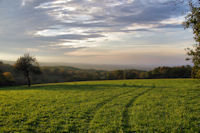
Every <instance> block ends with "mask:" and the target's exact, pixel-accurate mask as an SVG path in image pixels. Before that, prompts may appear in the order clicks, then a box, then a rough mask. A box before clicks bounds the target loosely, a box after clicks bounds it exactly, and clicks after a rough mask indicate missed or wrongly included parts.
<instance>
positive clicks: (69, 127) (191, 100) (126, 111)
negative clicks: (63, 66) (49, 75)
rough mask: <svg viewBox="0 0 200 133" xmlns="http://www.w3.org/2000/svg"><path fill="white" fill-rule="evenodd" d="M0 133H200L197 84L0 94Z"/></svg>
mask: <svg viewBox="0 0 200 133" xmlns="http://www.w3.org/2000/svg"><path fill="white" fill-rule="evenodd" d="M0 132H20V133H21V132H22V133H28V132H81V133H85V132H90V133H93V132H98V133H104V132H105V133H111V132H121V133H123V132H125V133H128V132H174V133H184V132H188V133H193V132H196V133H198V132H200V81H199V80H193V79H155V80H149V79H144V80H113V81H91V82H90V81H87V82H70V83H56V84H38V85H34V86H32V87H31V88H28V87H26V86H17V87H3V88H0Z"/></svg>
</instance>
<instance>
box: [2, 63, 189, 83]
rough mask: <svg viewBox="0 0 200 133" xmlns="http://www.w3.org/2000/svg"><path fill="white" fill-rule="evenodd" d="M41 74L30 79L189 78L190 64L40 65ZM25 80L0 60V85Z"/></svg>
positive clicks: (53, 80) (21, 74) (41, 80)
mask: <svg viewBox="0 0 200 133" xmlns="http://www.w3.org/2000/svg"><path fill="white" fill-rule="evenodd" d="M41 71H42V74H41V75H31V81H32V83H33V84H36V83H57V82H70V81H87V80H115V79H154V78H191V71H192V67H191V66H180V67H158V68H155V69H154V70H152V71H140V70H115V71H103V70H85V69H78V68H74V67H66V66H57V67H48V66H46V67H41ZM24 84H26V80H25V78H24V76H23V73H19V72H17V71H15V69H14V67H13V66H12V65H9V64H4V63H2V62H0V86H6V85H24Z"/></svg>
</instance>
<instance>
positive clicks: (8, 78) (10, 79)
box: [2, 72, 15, 85]
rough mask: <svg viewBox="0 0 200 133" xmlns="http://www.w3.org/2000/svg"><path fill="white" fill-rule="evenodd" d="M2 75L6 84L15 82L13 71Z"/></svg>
mask: <svg viewBox="0 0 200 133" xmlns="http://www.w3.org/2000/svg"><path fill="white" fill-rule="evenodd" d="M2 76H3V78H4V80H5V84H6V85H13V84H14V82H15V79H14V77H13V75H12V73H11V72H4V73H3V74H2Z"/></svg>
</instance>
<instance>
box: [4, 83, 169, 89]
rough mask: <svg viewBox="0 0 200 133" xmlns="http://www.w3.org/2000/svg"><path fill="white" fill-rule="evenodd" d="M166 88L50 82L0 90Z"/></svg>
mask: <svg viewBox="0 0 200 133" xmlns="http://www.w3.org/2000/svg"><path fill="white" fill-rule="evenodd" d="M152 87H153V88H165V87H161V86H159V87H156V86H155V85H153V84H152V85H150V86H146V85H127V84H123V83H122V84H118V85H116V84H92V85H91V84H84V85H83V84H81V85H80V84H79V85H78V84H74V85H69V84H57V85H56V84H53V85H52V84H49V85H33V86H32V87H30V88H29V87H26V86H16V87H15V86H13V87H5V88H0V90H8V91H9V90H52V91H53V90H56V91H57V90H82V91H97V90H107V89H113V88H124V89H126V88H138V89H139V88H152Z"/></svg>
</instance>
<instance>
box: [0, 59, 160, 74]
mask: <svg viewBox="0 0 200 133" xmlns="http://www.w3.org/2000/svg"><path fill="white" fill-rule="evenodd" d="M2 62H3V63H5V64H11V65H12V64H14V63H15V62H14V61H6V60H2ZM40 65H41V66H67V67H69V68H70V67H73V68H74V67H75V68H79V69H95V70H108V71H112V70H119V69H120V70H124V69H135V70H144V71H148V70H153V69H154V68H155V67H157V66H156V65H111V64H84V63H53V62H52V63H51V62H40Z"/></svg>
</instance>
